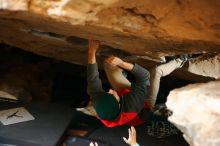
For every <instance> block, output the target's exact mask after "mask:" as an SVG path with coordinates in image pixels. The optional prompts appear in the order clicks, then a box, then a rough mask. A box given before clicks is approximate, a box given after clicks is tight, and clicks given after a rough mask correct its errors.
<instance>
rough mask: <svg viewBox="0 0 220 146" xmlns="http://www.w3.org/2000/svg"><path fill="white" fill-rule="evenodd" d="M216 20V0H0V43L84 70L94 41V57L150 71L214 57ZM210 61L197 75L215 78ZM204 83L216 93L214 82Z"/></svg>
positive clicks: (219, 47) (218, 34) (219, 49)
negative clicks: (182, 57) (173, 61)
mask: <svg viewBox="0 0 220 146" xmlns="http://www.w3.org/2000/svg"><path fill="white" fill-rule="evenodd" d="M219 18H220V1H219V0H0V43H4V44H9V45H12V46H16V47H19V48H21V49H24V50H26V51H29V52H33V53H36V54H39V55H42V56H47V57H51V58H56V59H58V60H64V61H66V62H70V63H74V64H81V65H85V64H86V62H87V48H88V44H87V39H97V40H100V41H101V43H102V48H101V49H100V50H99V52H98V56H107V55H111V54H114V55H118V56H120V57H123V58H124V59H128V60H130V61H134V62H137V63H139V64H141V65H143V66H145V67H152V65H153V63H155V62H159V61H161V59H162V58H163V56H174V55H179V54H185V53H188V54H210V55H215V54H219V53H220V19H219ZM100 58H101V57H100ZM207 60H209V59H207ZM207 60H205V61H204V60H203V61H204V62H207ZM214 61H215V62H216V63H215V64H214V65H213V62H212V60H211V61H209V62H208V63H207V64H206V65H204V63H202V64H203V65H204V66H202V65H201V70H203V69H206V71H207V70H208V71H207V72H208V74H212V73H210V72H209V71H211V70H214V71H215V72H217V74H218V75H220V65H219V62H220V55H219V56H217V57H215V60H214ZM216 64H217V65H216ZM212 65H213V67H212ZM203 67H204V68H203ZM213 68H215V69H213ZM192 70H193V69H192ZM182 71H183V72H182V74H181V76H183V77H184V78H187V77H189V76H187V74H186V73H185V72H184V70H182ZM191 72H193V71H191ZM202 72H203V73H204V74H205V71H202ZM196 74H197V73H196ZM198 74H200V73H198ZM202 75H203V74H202ZM213 76H215V75H213ZM218 77H219V76H217V78H218ZM194 79H195V76H194ZM200 81H201V80H200ZM210 84H211V85H212V84H215V85H214V86H212V87H214V88H215V89H217V90H215V92H217V91H219V90H218V87H219V81H215V82H214V83H210ZM208 85H209V84H207V86H208ZM196 86H197V85H195V87H196ZM201 86H202V87H203V85H201ZM193 87H194V86H193ZM198 88H200V85H198ZM205 88H206V87H205V85H204V89H205ZM186 89H187V88H186ZM202 89H203V88H202ZM180 91H181V90H180ZM201 91H203V90H201ZM204 91H205V90H204ZM212 91H213V90H211V91H208V92H207V93H204V94H206V95H211V94H212V93H211V92H212ZM177 92H178V91H177ZM199 92H200V91H199ZM199 92H198V93H199ZM217 93H218V92H217ZM180 94H181V93H180ZM213 94H214V93H213ZM216 95H219V93H218V94H216ZM171 96H172V95H171ZM218 98H219V96H218ZM218 100H219V99H218ZM169 106H170V105H169ZM192 106H194V105H192ZM169 108H171V109H172V105H171V106H170V107H169ZM178 108H179V107H178ZM185 109H188V108H185ZM174 110H175V109H174ZM183 115H184V114H183ZM183 115H181V114H180V115H179V116H183ZM201 115H202V113H201ZM181 118H184V116H183V117H180V119H181ZM173 122H174V123H175V121H173ZM180 123H181V122H180ZM176 125H178V124H176ZM180 127H181V126H180ZM180 129H181V128H180ZM211 130H212V129H211ZM182 131H184V130H182ZM184 132H185V133H187V131H184ZM208 132H209V131H208ZM212 132H213V131H212ZM218 132H219V131H218ZM214 134H215V132H214ZM217 134H219V133H217ZM187 136H188V135H187ZM190 136H191V135H190ZM218 136H219V135H218ZM190 140H191V141H190ZM187 141H188V142H189V143H190V144H192V143H193V144H194V142H192V141H193V140H192V139H190V138H188V137H187ZM208 145H209V144H208ZM217 145H219V144H217ZM195 146H197V145H195ZM204 146H206V145H204Z"/></svg>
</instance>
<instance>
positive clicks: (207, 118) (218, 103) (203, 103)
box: [166, 81, 220, 146]
mask: <svg viewBox="0 0 220 146" xmlns="http://www.w3.org/2000/svg"><path fill="white" fill-rule="evenodd" d="M219 87H220V81H213V82H209V83H204V84H192V85H188V86H186V87H183V88H180V89H176V90H173V91H171V92H170V94H169V96H168V100H167V102H166V105H167V107H168V109H170V110H171V111H172V112H173V114H172V115H171V116H170V117H169V121H170V122H172V123H173V124H175V126H177V127H178V128H179V129H180V130H181V131H182V132H183V136H184V138H185V139H186V141H187V142H188V143H189V144H190V145H191V146H219V145H220V124H219V123H220V90H219Z"/></svg>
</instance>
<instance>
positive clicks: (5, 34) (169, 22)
mask: <svg viewBox="0 0 220 146" xmlns="http://www.w3.org/2000/svg"><path fill="white" fill-rule="evenodd" d="M219 8H220V1H218V0H192V1H189V0H154V1H151V0H135V1H132V0H74V1H73V0H0V26H1V28H0V42H2V43H6V44H10V45H13V46H16V47H19V48H22V49H25V50H27V51H31V52H34V53H37V54H40V55H43V56H47V57H53V58H57V59H60V60H64V61H67V62H71V63H76V64H85V63H86V54H87V52H86V51H87V40H86V39H88V38H92V39H98V40H100V41H101V42H102V44H103V49H101V50H100V54H101V55H109V54H112V53H113V54H114V53H116V54H119V55H123V56H124V57H127V58H128V59H129V57H130V58H131V59H132V58H134V57H135V58H136V59H137V58H138V59H143V60H145V59H151V60H157V61H158V60H160V58H161V57H162V56H172V55H177V54H183V53H190V54H200V53H219V52H220V19H219V17H220V9H219Z"/></svg>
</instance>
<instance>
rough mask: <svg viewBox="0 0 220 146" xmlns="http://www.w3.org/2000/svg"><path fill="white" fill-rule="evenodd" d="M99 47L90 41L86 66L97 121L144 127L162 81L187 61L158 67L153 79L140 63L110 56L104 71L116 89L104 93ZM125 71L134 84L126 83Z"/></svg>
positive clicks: (153, 72)
mask: <svg viewBox="0 0 220 146" xmlns="http://www.w3.org/2000/svg"><path fill="white" fill-rule="evenodd" d="M99 44H100V43H99V41H96V40H90V41H89V49H88V66H87V92H88V94H89V95H90V96H91V101H92V104H93V106H94V108H95V110H96V113H97V118H98V119H100V121H101V122H102V123H103V124H104V125H105V126H107V127H115V126H120V125H124V124H126V125H130V126H135V125H139V124H142V123H143V122H144V120H146V119H148V118H149V116H150V113H151V110H152V109H153V107H154V105H155V102H156V97H157V93H158V90H159V84H160V78H161V77H162V76H166V75H168V74H170V73H171V72H172V71H174V70H175V69H177V68H180V67H181V66H182V65H183V63H184V61H183V60H181V59H175V60H172V61H170V62H168V63H166V64H162V65H159V66H158V67H156V68H155V69H153V70H152V71H151V78H150V73H149V72H148V71H147V70H146V69H144V68H143V67H141V66H139V65H138V64H132V63H129V62H126V61H123V60H122V59H120V58H118V57H115V56H111V57H108V58H107V59H106V60H105V63H104V69H105V71H106V75H107V78H108V80H109V82H110V84H111V86H112V88H113V89H110V90H109V91H108V92H105V91H104V90H103V88H102V82H101V80H100V78H99V72H98V66H97V62H96V52H97V50H98V48H99ZM123 70H126V71H128V72H130V73H131V74H132V75H133V76H134V79H135V81H134V82H132V83H131V82H130V81H129V80H127V78H126V77H125V76H124V75H123ZM150 85H151V86H150ZM149 86H150V88H149V92H148V87H149ZM147 94H148V95H147ZM146 97H147V98H146Z"/></svg>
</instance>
